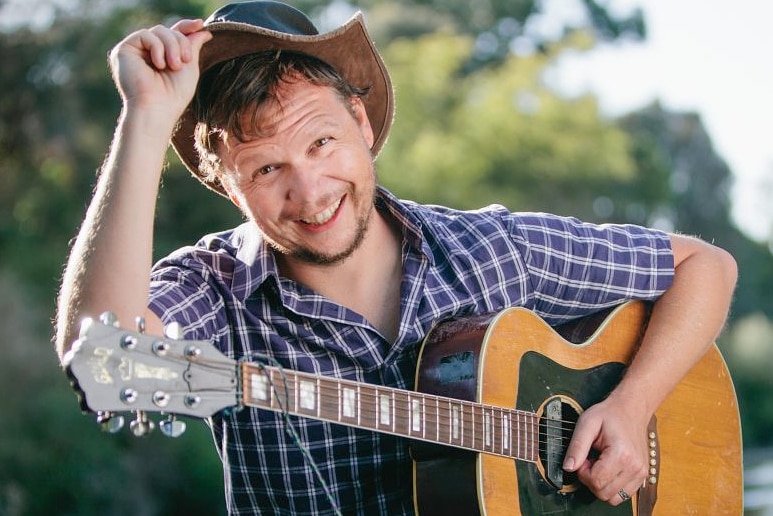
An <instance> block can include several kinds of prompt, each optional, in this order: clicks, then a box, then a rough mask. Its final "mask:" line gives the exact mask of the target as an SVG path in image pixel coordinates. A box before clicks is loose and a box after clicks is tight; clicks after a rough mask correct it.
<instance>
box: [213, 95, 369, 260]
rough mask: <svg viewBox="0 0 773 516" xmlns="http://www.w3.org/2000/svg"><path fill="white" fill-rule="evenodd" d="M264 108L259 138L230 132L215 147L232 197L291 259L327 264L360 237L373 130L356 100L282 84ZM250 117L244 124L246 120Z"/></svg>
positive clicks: (345, 252)
mask: <svg viewBox="0 0 773 516" xmlns="http://www.w3.org/2000/svg"><path fill="white" fill-rule="evenodd" d="M276 98H277V101H271V102H269V104H267V105H266V106H264V107H263V108H261V113H260V119H259V126H260V129H261V131H260V132H261V135H260V136H259V137H254V138H252V137H248V138H246V140H247V141H243V142H242V141H239V140H238V139H236V138H235V137H233V136H232V135H227V136H226V137H225V140H224V142H223V144H222V145H221V149H220V154H221V157H222V162H223V166H224V169H225V173H224V176H225V177H224V178H223V184H224V185H226V189H227V190H228V193H229V194H230V197H231V200H232V201H233V202H234V203H235V204H236V205H237V206H239V207H240V208H241V209H242V211H243V212H244V213H245V214H246V215H247V216H248V217H249V218H250V219H252V220H253V221H254V222H255V223H256V224H257V225H258V227H259V228H260V229H261V231H262V232H263V234H264V236H265V237H266V238H267V239H268V240H269V242H271V244H272V245H273V246H274V247H275V248H276V249H277V250H279V251H280V252H282V253H284V254H285V255H286V256H287V257H288V258H290V259H296V260H300V261H302V262H305V263H314V264H330V263H337V262H338V261H340V260H343V259H344V258H346V257H348V256H349V255H351V254H352V253H353V252H354V250H355V249H356V248H357V247H358V245H359V243H360V242H361V241H362V239H363V238H364V236H365V232H366V229H367V226H368V223H369V220H370V216H371V213H372V211H373V196H374V193H375V187H376V179H375V171H374V167H373V159H372V155H371V152H370V147H371V146H372V144H373V132H372V130H371V127H370V123H369V122H368V118H367V115H366V113H365V108H364V106H363V104H362V101H361V100H360V99H353V100H351V106H347V105H346V102H348V101H343V100H342V99H341V97H340V96H339V95H338V94H337V93H336V92H335V91H334V90H333V89H332V88H328V87H323V86H315V85H312V84H309V83H308V82H306V81H304V80H293V81H291V82H287V83H282V84H281V86H280V87H279V90H278V91H277V92H276ZM248 124H249V122H247V124H245V127H249V125H248Z"/></svg>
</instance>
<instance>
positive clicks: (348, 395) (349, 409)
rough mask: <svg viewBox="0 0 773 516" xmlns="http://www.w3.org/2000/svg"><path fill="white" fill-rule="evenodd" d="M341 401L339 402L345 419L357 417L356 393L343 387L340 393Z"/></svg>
mask: <svg viewBox="0 0 773 516" xmlns="http://www.w3.org/2000/svg"><path fill="white" fill-rule="evenodd" d="M342 396H343V399H342V400H341V402H342V403H341V404H342V407H341V409H342V413H343V416H344V417H347V418H353V417H355V416H356V415H357V405H356V396H357V392H356V391H355V390H354V389H351V388H347V387H344V389H343V392H342Z"/></svg>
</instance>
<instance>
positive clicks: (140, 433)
mask: <svg viewBox="0 0 773 516" xmlns="http://www.w3.org/2000/svg"><path fill="white" fill-rule="evenodd" d="M155 426H156V425H155V424H154V423H153V421H151V420H149V419H148V415H147V414H146V413H145V412H144V411H142V410H138V411H137V418H136V419H135V420H134V421H132V422H131V423H129V428H130V429H131V431H132V433H133V434H134V435H136V436H137V437H144V436H146V435H148V434H149V433H150V432H152V431H153V429H154V428H155Z"/></svg>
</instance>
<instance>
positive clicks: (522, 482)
mask: <svg viewBox="0 0 773 516" xmlns="http://www.w3.org/2000/svg"><path fill="white" fill-rule="evenodd" d="M648 317H649V305H648V304H646V303H643V302H629V303H626V304H623V305H620V306H618V307H616V308H615V309H613V310H611V311H609V312H608V313H603V314H597V315H595V316H591V317H587V318H584V319H580V320H578V321H575V322H573V323H571V324H567V325H564V326H561V327H556V328H552V327H550V326H548V325H547V324H546V323H545V322H544V321H543V320H542V319H540V318H539V317H537V316H536V315H535V314H533V313H532V312H530V311H528V310H525V309H523V308H510V309H506V310H504V311H501V312H498V313H495V314H489V315H482V316H473V317H469V318H461V319H455V320H449V321H444V322H441V323H439V324H437V325H436V326H435V327H434V328H433V329H432V331H431V332H430V334H429V335H428V336H427V338H426V339H425V341H424V343H423V344H422V348H421V352H420V356H419V362H418V367H417V374H416V385H415V387H416V390H415V391H406V390H399V389H394V388H389V387H384V386H379V385H373V384H367V383H359V382H353V381H349V380H341V379H337V378H330V377H324V376H319V375H314V374H309V373H305V372H297V371H291V370H287V369H283V368H281V367H279V366H277V365H272V364H271V363H270V362H267V363H264V362H262V361H251V362H248V361H234V360H231V359H229V358H227V357H226V356H224V355H223V354H221V353H220V352H219V351H218V350H217V349H215V348H214V346H213V345H212V344H211V343H209V342H206V341H185V340H175V339H169V338H159V337H154V336H150V335H146V334H144V333H141V332H137V331H130V330H125V329H122V328H119V327H118V324H117V322H115V321H112V320H110V319H109V318H103V319H102V322H97V321H93V320H87V321H85V322H84V325H83V329H82V331H81V335H80V338H79V339H78V340H77V341H76V342H75V343H74V345H73V347H72V349H71V351H70V352H69V353H68V354H67V355H66V356H65V359H64V364H65V366H66V369H67V371H68V374H69V375H70V377H71V379H72V380H73V385H74V387H75V388H76V390H77V391H78V392H79V393H80V395H81V402H82V405H83V408H84V409H90V410H91V411H94V412H97V414H98V420H99V421H101V422H102V423H103V424H104V425H105V426H106V427H108V428H111V429H115V428H117V427H118V426H120V425H119V424H117V423H116V422H120V421H122V416H119V415H118V414H119V413H122V412H134V413H136V415H137V418H136V420H135V421H133V422H132V425H131V426H132V429H133V430H134V432H135V434H137V435H142V434H144V433H145V432H147V431H148V429H150V428H152V425H153V423H152V422H151V421H150V420H149V419H148V416H147V413H148V412H161V413H164V414H168V415H170V416H169V417H168V419H165V420H163V421H161V422H160V423H159V426H160V427H161V429H162V431H163V432H164V433H165V434H167V435H171V436H176V435H179V434H180V433H182V431H183V430H184V422H183V421H180V420H177V419H176V418H175V415H184V416H193V417H199V418H204V417H209V416H211V415H213V414H215V413H217V412H218V411H221V410H238V409H239V408H241V407H245V406H246V407H257V408H261V409H267V410H272V411H278V412H284V413H286V414H292V415H296V416H303V417H309V418H313V419H317V420H323V421H328V422H333V423H338V424H342V425H348V426H352V427H356V428H362V429H368V430H372V431H375V432H383V433H388V434H392V435H397V436H403V437H406V438H409V439H411V440H412V449H411V452H412V457H413V462H414V467H413V470H414V505H415V509H416V512H417V514H418V515H420V516H427V515H444V516H448V515H464V516H467V515H494V516H499V515H510V514H526V515H532V514H570V515H580V514H585V515H594V516H595V515H604V514H642V515H643V514H656V515H664V516H666V515H667V516H671V515H675V514H696V515H726V514H736V515H739V514H742V512H743V500H742V496H743V495H742V493H743V485H742V476H743V474H742V464H741V433H740V422H739V417H738V404H737V401H736V396H735V391H734V388H733V384H732V381H731V378H730V375H729V373H728V370H727V367H726V365H725V362H724V360H723V359H722V356H721V355H720V353H719V351H718V349H717V348H716V346H712V347H711V349H710V350H709V351H708V352H707V353H706V355H705V356H704V357H703V358H702V360H701V361H700V362H699V363H698V364H697V365H696V366H695V367H694V368H693V369H692V370H691V371H690V372H689V373H688V374H687V376H686V377H685V378H684V379H683V380H682V381H681V382H680V383H679V384H678V385H677V387H676V388H675V389H674V390H673V391H672V393H671V394H670V395H669V396H668V398H667V399H666V400H665V401H664V402H663V404H662V405H661V407H660V408H659V409H658V411H657V412H656V414H655V417H654V418H653V420H652V422H651V424H650V429H649V433H648V435H647V436H642V438H643V439H645V438H646V439H647V442H648V446H649V453H650V457H649V460H650V470H649V476H648V478H647V480H646V482H645V484H644V486H643V488H642V489H640V490H639V491H638V492H637V493H634V494H633V495H632V497H631V500H629V501H627V502H625V503H623V504H621V505H619V506H617V507H611V506H609V505H608V504H606V503H603V502H601V501H599V500H597V499H596V498H594V497H593V495H592V494H591V493H590V491H588V490H587V489H586V488H585V487H584V486H583V485H582V484H581V483H579V482H578V481H577V479H576V478H573V477H572V475H569V474H566V473H565V472H564V471H563V470H562V469H561V464H562V461H563V457H564V454H565V450H566V446H567V444H568V442H569V440H570V439H571V436H572V431H573V427H574V424H575V422H576V420H577V418H578V416H579V415H580V414H581V413H582V411H583V410H584V409H586V408H587V407H589V406H590V405H592V404H594V403H597V402H598V401H600V400H602V399H603V398H604V397H605V396H606V395H607V394H608V393H609V392H610V391H611V390H612V389H613V388H614V387H615V385H617V383H618V382H619V380H620V379H621V377H622V375H623V374H624V372H625V369H626V366H627V364H628V363H630V361H631V359H632V357H633V355H634V354H635V353H636V350H637V348H638V346H639V342H640V339H641V335H642V333H643V331H644V329H645V328H646V324H647V320H648Z"/></svg>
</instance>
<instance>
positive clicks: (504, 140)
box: [0, 0, 773, 514]
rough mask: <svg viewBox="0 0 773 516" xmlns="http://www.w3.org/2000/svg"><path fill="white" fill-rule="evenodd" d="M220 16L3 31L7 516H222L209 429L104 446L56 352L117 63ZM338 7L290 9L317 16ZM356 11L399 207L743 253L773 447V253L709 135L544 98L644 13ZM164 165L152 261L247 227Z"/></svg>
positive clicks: (749, 409) (757, 407)
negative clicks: (161, 32)
mask: <svg viewBox="0 0 773 516" xmlns="http://www.w3.org/2000/svg"><path fill="white" fill-rule="evenodd" d="M221 3H222V2H218V1H215V0H141V1H138V2H132V3H131V5H130V6H128V7H127V6H126V5H125V4H123V5H122V4H121V3H120V2H118V1H115V2H113V3H111V2H104V1H100V0H82V1H81V2H80V3H78V4H77V5H76V8H74V9H73V10H72V11H68V12H60V13H59V14H58V17H57V19H56V20H55V23H53V24H52V25H51V27H50V28H48V29H47V30H46V31H43V32H36V31H33V30H30V29H28V28H24V27H19V28H17V29H15V30H12V31H8V32H5V33H0V53H2V55H3V56H5V59H4V62H3V66H2V67H0V88H1V89H2V91H3V95H1V96H0V260H2V267H0V318H2V326H3V328H4V336H3V340H2V344H0V388H2V389H3V391H4V392H6V393H12V395H6V396H3V397H0V514H105V513H107V514H128V513H132V514H218V513H222V511H223V503H222V471H221V466H220V464H219V461H218V459H217V456H216V454H215V451H214V448H213V446H212V444H211V437H210V436H209V432H208V430H207V429H206V427H205V426H204V425H202V424H200V423H195V422H190V423H189V431H188V433H186V434H185V435H184V436H183V437H182V438H181V439H180V440H177V441H169V440H166V439H165V438H162V437H161V436H160V435H158V434H155V435H153V436H151V437H150V438H147V439H142V440H136V439H134V438H130V437H129V436H128V435H126V434H121V435H118V436H107V435H104V434H102V433H100V432H99V431H98V430H97V429H96V427H95V425H94V423H93V420H92V418H90V417H85V416H83V415H81V414H80V412H79V410H78V407H77V403H76V400H75V397H74V395H73V394H72V392H71V391H70V389H69V386H68V385H67V381H66V379H65V377H64V375H63V374H62V372H61V371H60V369H59V367H58V365H57V363H56V359H55V355H54V352H53V350H52V349H51V347H50V345H49V343H48V342H47V341H48V334H49V333H50V331H51V330H50V328H49V325H50V314H51V311H52V309H53V301H54V298H55V291H56V286H57V283H58V279H59V275H60V268H61V264H62V262H63V261H64V259H65V256H66V254H67V249H68V245H69V240H70V238H72V236H73V235H74V234H75V232H76V231H77V227H78V225H79V223H80V221H81V219H82V217H83V213H84V210H85V206H86V204H87V202H88V199H89V197H90V195H91V190H92V188H93V184H94V182H95V180H96V174H97V170H98V168H99V166H100V162H101V160H102V159H103V156H104V155H105V153H106V151H107V148H108V145H109V142H110V139H111V136H112V130H113V127H114V124H115V120H116V118H117V116H118V112H119V109H120V105H119V99H118V96H117V94H116V92H115V88H114V86H113V85H112V82H111V80H110V78H109V74H108V71H107V66H106V60H105V56H106V54H107V52H108V51H109V49H110V48H111V47H112V46H113V45H114V44H115V42H117V41H118V40H120V39H121V38H122V37H123V36H124V35H125V34H127V33H129V32H130V31H131V30H134V29H136V28H138V27H143V26H148V25H152V24H155V23H158V22H159V21H164V22H170V21H173V20H174V19H175V18H176V17H177V16H178V15H180V14H184V15H186V16H205V15H206V14H207V13H208V12H210V11H211V10H213V9H214V8H215V7H217V6H219V5H221ZM328 3H329V2H322V1H318V0H303V1H298V2H295V5H297V6H298V7H300V8H301V9H303V10H306V11H309V12H315V13H317V14H321V13H322V12H323V11H324V8H325V7H326V6H327V5H328ZM352 4H354V5H359V6H361V7H363V8H366V9H368V21H369V25H370V27H371V28H372V29H373V33H374V35H375V37H376V38H377V41H378V42H379V46H380V48H381V49H382V50H383V53H384V56H385V59H386V61H387V63H388V65H389V67H390V70H391V73H392V76H393V79H394V83H395V86H396V90H397V118H396V122H395V127H394V130H393V132H392V135H391V137H390V141H389V143H388V145H387V146H386V148H385V149H384V151H383V152H382V155H381V156H380V157H379V160H378V170H379V175H380V179H381V181H382V182H383V183H384V184H385V185H386V186H388V187H389V188H391V189H393V190H394V191H395V192H396V193H398V194H399V195H401V196H404V197H409V198H413V199H416V200H419V201H424V202H436V203H443V204H449V205H452V206H455V207H460V208H476V207H479V206H481V205H483V204H488V203H492V202H496V203H501V204H505V205H507V206H509V207H511V208H512V209H517V210H546V211H552V212H557V213H564V214H571V215H576V216H579V217H580V218H584V219H589V220H596V221H599V222H607V221H610V222H635V223H640V224H663V225H664V226H665V227H672V228H675V229H677V230H680V231H684V232H689V233H694V234H699V235H701V236H703V237H704V238H707V239H709V240H713V241H716V242H717V243H719V244H720V245H722V246H724V247H726V248H727V249H729V250H731V252H733V254H734V255H735V256H736V258H737V260H738V261H739V264H740V265H741V276H740V281H739V288H738V292H737V296H736V301H735V304H734V312H733V314H732V315H733V316H732V319H731V323H732V326H731V328H730V331H728V332H726V334H725V336H724V337H723V342H722V348H723V351H724V352H725V354H726V356H727V357H728V363H729V365H730V368H731V371H732V372H733V375H734V378H735V381H736V386H737V389H738V394H739V398H740V402H741V408H742V417H743V424H744V427H743V428H744V438H745V440H746V442H747V444H753V445H760V446H762V445H770V444H771V443H772V442H773V441H771V439H773V437H772V436H771V435H770V432H769V429H770V428H771V427H772V426H773V408H771V406H770V402H769V401H767V400H769V399H770V398H771V396H770V392H771V388H773V386H771V384H770V379H769V374H768V372H767V371H766V370H765V369H764V367H761V364H769V363H770V357H769V350H770V349H773V346H771V345H770V343H771V341H772V340H773V336H772V335H771V333H773V332H771V331H770V330H769V323H768V321H769V320H770V318H771V317H773V297H771V295H770V292H771V290H773V267H771V254H770V251H769V249H768V248H767V247H766V246H763V245H760V244H757V243H754V242H750V241H749V240H748V239H747V238H746V237H745V236H744V235H743V234H741V233H740V232H739V231H738V230H737V228H735V227H734V226H733V225H732V223H731V222H730V217H729V207H730V201H729V197H728V191H729V185H730V180H731V172H730V170H728V168H727V166H726V165H725V164H724V163H723V162H722V160H721V159H720V158H719V157H718V156H717V155H716V152H715V151H714V149H713V148H712V145H711V141H710V138H709V137H708V135H707V134H706V132H705V130H704V128H703V126H702V123H701V120H700V118H699V117H698V116H696V115H694V114H689V113H673V112H669V111H667V110H665V109H663V108H662V107H661V106H658V105H654V106H649V107H647V108H644V109H642V110H639V111H637V112H636V113H632V114H631V115H629V116H627V117H624V118H623V119H621V120H619V121H616V120H607V119H605V118H604V117H602V116H601V114H600V113H599V111H598V106H597V103H596V101H595V99H594V98H593V97H591V96H586V97H581V98H575V99H566V98H561V97H560V96H558V95H556V94H555V93H554V92H552V91H551V90H550V89H549V88H547V87H546V86H545V84H544V81H543V78H544V74H545V72H546V70H547V67H548V66H549V65H550V64H551V63H552V62H553V60H554V59H555V57H556V56H557V55H559V54H560V52H562V51H563V50H564V49H565V48H568V47H571V48H582V49H585V48H589V47H591V46H592V45H593V43H594V41H595V40H596V39H600V38H608V39H615V38H620V37H629V36H633V37H640V36H642V35H643V34H644V32H645V31H644V27H643V24H642V23H641V13H636V12H634V13H633V14H632V15H631V16H628V17H623V18H616V17H614V16H611V15H610V13H609V12H608V11H607V9H605V8H604V7H602V3H601V2H595V1H594V0H583V5H585V7H586V10H587V11H588V15H589V20H590V22H588V23H587V24H586V25H585V26H577V27H574V26H567V27H566V30H565V31H564V32H562V33H561V34H559V35H557V36H556V37H557V38H558V39H557V40H556V39H555V38H553V39H551V38H545V37H542V38H541V37H540V36H538V35H534V34H530V33H528V32H527V31H526V30H525V27H526V26H527V25H528V23H529V20H531V19H533V16H535V14H537V13H539V9H540V8H541V7H540V6H541V5H542V3H541V2H534V1H532V0H485V1H480V2H477V1H476V2H470V1H468V0H458V1H457V0H453V1H449V0H399V1H394V0H390V1H386V0H360V1H358V2H352ZM604 5H605V4H604ZM514 38H531V46H532V48H534V49H536V50H537V51H536V52H533V53H525V54H524V53H520V54H518V55H515V54H513V53H512V52H510V51H509V49H510V43H511V42H512V41H513V39H514ZM168 160H169V164H168V170H167V171H166V173H165V175H164V179H163V188H162V191H161V194H160V197H159V206H158V211H157V230H156V231H157V239H156V240H157V241H156V247H155V249H156V251H155V252H156V254H157V256H161V255H163V254H166V253H167V252H169V251H170V250H172V249H174V248H176V247H179V246H181V245H184V244H187V243H190V242H192V241H194V240H196V239H197V238H198V237H199V236H200V235H202V234H204V233H206V232H210V231H217V230H220V229H223V228H226V227H230V226H232V225H234V224H236V223H239V222H240V221H241V216H240V215H239V213H238V211H237V210H236V209H235V208H234V207H233V206H231V204H230V203H229V202H228V201H227V200H225V199H222V198H220V197H219V196H217V195H215V194H213V193H211V192H209V191H208V190H206V189H204V188H202V187H201V185H199V183H198V182H197V181H195V180H192V179H191V178H190V177H189V174H188V172H187V171H185V170H184V168H183V167H182V165H181V164H180V162H179V160H178V159H177V158H176V156H174V154H173V153H170V154H169V156H168ZM11 277H13V278H19V279H18V280H11V279H10V278H11ZM708 288H710V284H709V285H708ZM750 328H751V329H750ZM750 343H751V344H750ZM765 350H768V351H767V352H766V351H765ZM766 353H767V354H766Z"/></svg>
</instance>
